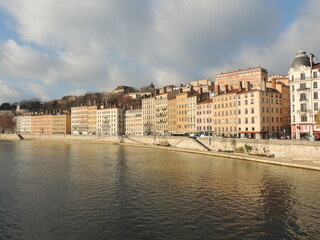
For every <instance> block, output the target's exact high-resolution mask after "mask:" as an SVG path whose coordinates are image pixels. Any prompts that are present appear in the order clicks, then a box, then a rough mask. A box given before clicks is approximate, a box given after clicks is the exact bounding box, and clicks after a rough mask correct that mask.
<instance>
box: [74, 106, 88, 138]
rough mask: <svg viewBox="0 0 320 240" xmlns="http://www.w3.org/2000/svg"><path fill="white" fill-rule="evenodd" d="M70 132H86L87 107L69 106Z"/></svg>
mask: <svg viewBox="0 0 320 240" xmlns="http://www.w3.org/2000/svg"><path fill="white" fill-rule="evenodd" d="M71 133H72V134H88V107H87V106H80V107H72V108H71Z"/></svg>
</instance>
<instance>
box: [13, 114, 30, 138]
mask: <svg viewBox="0 0 320 240" xmlns="http://www.w3.org/2000/svg"><path fill="white" fill-rule="evenodd" d="M15 120H16V131H17V132H19V133H21V134H31V116H17V117H15Z"/></svg>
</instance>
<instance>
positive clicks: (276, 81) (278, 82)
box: [267, 75, 291, 138]
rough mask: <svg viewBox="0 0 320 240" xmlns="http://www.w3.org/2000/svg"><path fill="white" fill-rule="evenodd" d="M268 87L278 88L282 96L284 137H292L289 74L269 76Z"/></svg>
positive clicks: (282, 135)
mask: <svg viewBox="0 0 320 240" xmlns="http://www.w3.org/2000/svg"><path fill="white" fill-rule="evenodd" d="M267 88H273V89H276V90H278V91H279V92H280V93H281V96H282V98H281V99H282V133H281V137H282V138H290V135H291V125H290V120H291V108H290V86H289V76H287V75H276V76H272V77H270V78H269V80H268V83H267Z"/></svg>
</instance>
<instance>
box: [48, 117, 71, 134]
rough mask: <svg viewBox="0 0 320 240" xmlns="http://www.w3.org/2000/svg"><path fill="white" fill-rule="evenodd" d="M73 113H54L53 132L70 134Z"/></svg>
mask: <svg viewBox="0 0 320 240" xmlns="http://www.w3.org/2000/svg"><path fill="white" fill-rule="evenodd" d="M70 133H71V115H68V114H57V115H52V134H70Z"/></svg>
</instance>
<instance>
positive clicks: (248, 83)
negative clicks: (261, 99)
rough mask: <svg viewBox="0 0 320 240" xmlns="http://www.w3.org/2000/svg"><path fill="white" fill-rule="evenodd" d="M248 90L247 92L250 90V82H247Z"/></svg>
mask: <svg viewBox="0 0 320 240" xmlns="http://www.w3.org/2000/svg"><path fill="white" fill-rule="evenodd" d="M246 90H247V91H249V90H250V82H249V81H247V82H246Z"/></svg>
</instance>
